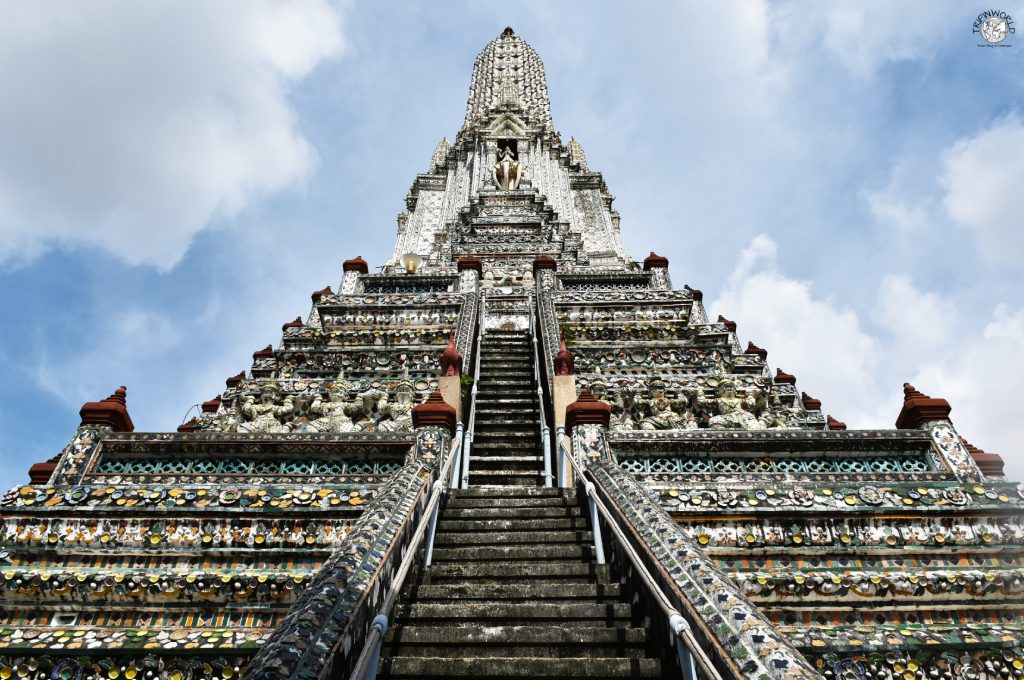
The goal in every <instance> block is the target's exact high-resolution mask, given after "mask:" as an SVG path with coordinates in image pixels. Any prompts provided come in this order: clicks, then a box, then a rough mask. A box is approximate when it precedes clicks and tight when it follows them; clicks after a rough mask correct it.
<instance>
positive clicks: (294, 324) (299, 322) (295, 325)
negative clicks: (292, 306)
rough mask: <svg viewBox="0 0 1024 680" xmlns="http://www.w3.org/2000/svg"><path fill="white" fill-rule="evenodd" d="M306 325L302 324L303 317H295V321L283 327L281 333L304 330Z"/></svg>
mask: <svg viewBox="0 0 1024 680" xmlns="http://www.w3.org/2000/svg"><path fill="white" fill-rule="evenodd" d="M305 325H306V324H304V323H302V317H301V316H297V317H295V321H289V322H288V323H286V324H285V325H283V326H281V332H282V333H284V332H286V331H287V330H288V329H289V328H302V327H303V326H305Z"/></svg>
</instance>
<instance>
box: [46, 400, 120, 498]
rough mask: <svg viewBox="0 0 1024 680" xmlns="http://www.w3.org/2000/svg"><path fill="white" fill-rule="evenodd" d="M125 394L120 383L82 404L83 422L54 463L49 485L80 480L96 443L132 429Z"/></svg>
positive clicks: (92, 454) (80, 412) (89, 463)
mask: <svg viewBox="0 0 1024 680" xmlns="http://www.w3.org/2000/svg"><path fill="white" fill-rule="evenodd" d="M127 395H128V390H127V389H125V387H124V385H122V386H121V387H119V388H118V389H117V390H115V391H114V393H113V394H112V395H110V396H109V397H107V398H106V399H104V400H102V401H90V402H86V403H85V404H83V405H82V409H81V410H80V411H79V412H78V414H79V416H81V418H82V422H81V424H80V425H79V426H78V430H77V431H76V432H75V436H74V437H72V439H71V441H70V442H69V443H68V445H67V446H65V447H64V451H63V452H62V453H61V455H60V460H59V461H58V462H57V463H56V464H55V465H54V467H53V469H52V471H51V474H50V476H49V478H48V479H49V481H48V484H49V485H51V486H53V485H57V484H77V483H79V482H80V481H81V479H82V475H84V474H85V472H86V470H88V469H89V467H90V466H91V465H92V464H93V462H94V459H95V457H96V450H97V445H98V444H99V442H100V440H101V439H103V437H104V436H105V435H106V434H107V433H108V432H134V431H135V425H134V423H132V419H131V416H129V415H128V406H127V399H126V398H127ZM33 467H35V466H33ZM36 477H37V478H41V477H42V471H39V470H37V471H36Z"/></svg>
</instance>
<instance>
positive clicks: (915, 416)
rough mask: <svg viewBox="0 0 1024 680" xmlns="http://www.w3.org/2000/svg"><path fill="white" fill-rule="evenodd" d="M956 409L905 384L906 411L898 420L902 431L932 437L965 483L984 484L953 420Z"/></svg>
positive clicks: (950, 465)
mask: <svg viewBox="0 0 1024 680" xmlns="http://www.w3.org/2000/svg"><path fill="white" fill-rule="evenodd" d="M951 410H952V408H951V407H950V405H949V402H948V401H946V400H945V399H933V398H932V397H929V396H928V395H926V394H922V393H921V392H918V391H917V390H916V389H915V388H914V386H913V385H911V384H910V383H903V409H902V410H901V411H900V415H899V417H898V418H897V419H896V427H897V428H899V429H901V430H911V429H916V430H924V431H925V432H927V433H928V434H929V435H931V438H932V442H933V443H934V444H935V450H936V451H938V452H939V455H940V456H941V458H942V460H943V461H944V462H945V463H946V464H947V465H949V467H950V469H951V470H953V473H954V474H955V475H956V478H957V479H959V480H960V481H961V482H980V481H982V480H983V479H984V475H983V474H982V473H981V469H980V468H979V467H978V464H977V463H976V462H975V460H974V458H973V457H972V456H971V454H970V452H969V451H968V450H967V447H966V446H965V445H964V442H963V439H962V438H961V437H960V435H959V434H957V431H956V430H955V429H954V428H953V423H952V421H951V420H950V419H949V412H950V411H951Z"/></svg>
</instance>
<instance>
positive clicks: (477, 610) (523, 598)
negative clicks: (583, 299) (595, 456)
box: [379, 332, 663, 679]
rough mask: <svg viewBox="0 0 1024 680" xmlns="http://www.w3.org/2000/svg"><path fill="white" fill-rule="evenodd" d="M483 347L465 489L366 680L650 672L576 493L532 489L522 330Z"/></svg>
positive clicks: (534, 448) (535, 475)
mask: <svg viewBox="0 0 1024 680" xmlns="http://www.w3.org/2000/svg"><path fill="white" fill-rule="evenodd" d="M482 351H483V356H482V359H481V376H480V388H479V393H478V395H477V406H478V408H479V409H480V410H479V411H478V413H477V419H476V428H477V430H476V439H475V441H474V444H473V450H472V454H473V455H472V458H471V461H470V484H471V488H469V489H461V490H458V489H456V490H452V491H451V494H450V496H449V498H448V502H447V504H446V505H445V507H444V508H443V509H442V511H441V514H440V517H439V520H438V524H437V533H436V537H435V541H434V553H433V564H432V565H431V566H430V567H429V568H427V569H424V568H422V567H416V568H415V570H414V571H413V572H411V573H410V574H409V577H408V578H407V580H406V584H405V587H404V589H403V591H402V593H401V596H400V598H399V601H398V604H396V606H395V608H394V610H393V611H392V616H391V619H392V624H391V627H390V628H389V630H388V633H387V635H386V636H385V639H384V645H383V648H382V656H381V664H380V673H379V677H383V678H451V677H466V678H511V677H520V678H522V677H529V678H566V677H588V678H593V679H601V678H660V677H663V676H662V665H661V660H660V658H658V650H657V649H655V648H654V646H653V645H651V644H650V641H649V640H648V635H647V631H646V630H645V629H644V628H643V627H641V622H640V621H639V619H640V616H639V614H638V612H637V611H635V610H634V608H633V606H632V605H631V604H630V598H629V594H628V593H627V592H626V589H625V588H624V586H623V585H622V584H621V583H619V581H617V580H616V579H614V578H612V576H611V574H610V572H609V569H608V566H607V565H598V564H597V563H596V560H595V556H594V548H593V537H592V534H591V531H590V527H589V526H588V523H587V520H586V518H585V516H584V513H583V511H582V508H581V506H580V504H579V503H578V502H577V498H576V492H575V491H574V490H567V489H555V488H544V487H542V486H540V484H541V483H542V476H541V475H542V468H543V459H542V457H541V456H542V451H541V445H540V442H539V427H538V422H537V421H538V411H537V396H536V391H535V389H536V388H535V386H534V385H533V378H532V375H533V374H532V365H531V359H532V357H531V353H530V351H529V345H528V344H527V341H526V337H525V334H523V333H513V332H497V333H488V334H487V336H485V341H484V345H483V348H482Z"/></svg>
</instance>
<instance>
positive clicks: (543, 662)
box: [383, 656, 661, 680]
mask: <svg viewBox="0 0 1024 680" xmlns="http://www.w3.org/2000/svg"><path fill="white" fill-rule="evenodd" d="M383 670H384V673H385V674H386V675H385V677H390V678H451V677H466V678H591V679H593V680H603V679H604V678H660V677H661V662H660V661H658V660H657V659H621V658H606V659H594V658H586V657H578V658H564V659H542V658H535V657H518V656H509V657H490V658H479V657H467V658H441V657H416V656H396V657H394V658H391V659H388V660H385V661H384V662H383Z"/></svg>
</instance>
